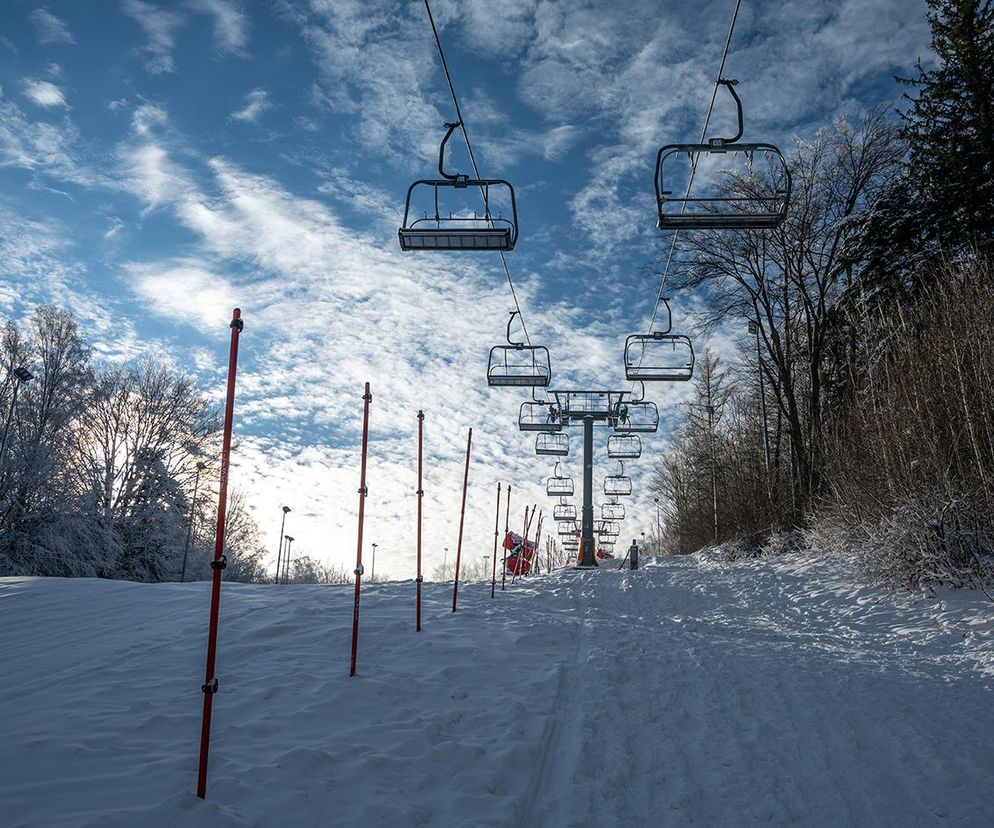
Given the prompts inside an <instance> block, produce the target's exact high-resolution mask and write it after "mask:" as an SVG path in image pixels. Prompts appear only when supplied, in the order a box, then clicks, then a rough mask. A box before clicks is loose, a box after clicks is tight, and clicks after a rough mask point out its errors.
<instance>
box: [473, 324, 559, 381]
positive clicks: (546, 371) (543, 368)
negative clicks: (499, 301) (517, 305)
mask: <svg viewBox="0 0 994 828" xmlns="http://www.w3.org/2000/svg"><path fill="white" fill-rule="evenodd" d="M517 315H518V311H517V310H513V311H511V318H510V319H508V320H507V345H495V346H494V347H493V348H491V349H490V361H489V363H488V365H487V385H491V386H515V387H518V388H527V387H532V388H545V387H546V386H548V384H549V382H550V381H551V379H552V362H551V360H550V359H549V349H548V348H546V347H544V346H542V345H526V344H525V343H524V342H516V341H515V340H513V339H511V323H512V322H514V317H515V316H517Z"/></svg>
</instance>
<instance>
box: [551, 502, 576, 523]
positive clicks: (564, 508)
mask: <svg viewBox="0 0 994 828" xmlns="http://www.w3.org/2000/svg"><path fill="white" fill-rule="evenodd" d="M552 519H553V520H555V521H560V520H576V506H575V505H574V504H572V503H557V504H556V505H555V506H554V507H553V508H552Z"/></svg>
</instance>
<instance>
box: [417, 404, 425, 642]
mask: <svg viewBox="0 0 994 828" xmlns="http://www.w3.org/2000/svg"><path fill="white" fill-rule="evenodd" d="M424 422H425V413H424V412H423V411H419V412H418V577H417V613H416V616H417V621H416V627H415V628H416V630H417V632H421V583H422V581H424V578H423V577H422V576H421V499H422V498H423V497H424V494H425V493H424V489H423V488H422V486H421V469H422V457H423V448H424Z"/></svg>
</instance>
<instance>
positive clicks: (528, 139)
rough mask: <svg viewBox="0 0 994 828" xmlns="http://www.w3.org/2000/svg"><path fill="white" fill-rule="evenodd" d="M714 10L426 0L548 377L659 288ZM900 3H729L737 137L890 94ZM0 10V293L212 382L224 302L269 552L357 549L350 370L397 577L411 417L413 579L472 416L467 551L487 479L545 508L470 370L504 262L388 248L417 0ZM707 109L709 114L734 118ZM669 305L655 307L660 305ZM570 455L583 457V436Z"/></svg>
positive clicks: (494, 317)
mask: <svg viewBox="0 0 994 828" xmlns="http://www.w3.org/2000/svg"><path fill="white" fill-rule="evenodd" d="M733 5H734V0H651V2H650V1H649V0H645V1H643V0H625V2H623V3H618V2H613V1H612V0H570V2H566V1H565V0H561V1H559V2H554V1H551V0H435V3H434V4H433V10H434V13H435V16H436V20H437V22H438V23H439V26H440V30H441V36H442V39H443V43H444V45H445V46H446V50H447V53H448V54H447V56H448V59H449V63H450V66H451V69H452V74H453V79H454V82H455V84H456V88H457V92H458V93H459V94H460V97H461V99H462V105H463V114H464V117H465V119H466V123H467V128H468V130H469V134H470V137H471V138H472V140H473V144H474V149H475V152H476V155H477V160H478V161H479V164H480V167H481V172H482V173H483V174H484V175H486V176H492V177H503V178H508V179H510V180H511V181H512V182H513V183H514V185H515V188H516V192H517V197H518V209H519V216H520V224H521V235H520V240H519V244H518V247H517V248H516V249H515V251H514V252H513V253H511V254H510V255H509V256H508V264H509V266H510V270H511V273H512V275H513V277H514V280H515V284H516V287H517V290H518V296H519V299H520V301H521V305H522V308H523V312H524V317H525V321H526V324H527V326H528V330H529V333H530V334H531V337H532V340H533V341H534V342H535V343H542V344H545V345H547V346H548V347H549V348H550V350H551V352H552V360H553V385H554V386H556V387H569V386H575V385H580V386H584V387H598V388H601V387H603V388H607V387H611V388H617V387H623V385H624V383H623V380H624V376H623V367H622V363H621V357H622V347H623V342H624V336H625V335H626V334H627V333H631V332H635V331H639V330H643V329H644V328H645V326H646V324H647V320H648V315H649V313H650V312H651V309H652V303H653V300H654V298H655V292H656V289H657V283H656V279H655V277H653V276H650V275H647V274H646V273H645V272H644V267H645V265H646V264H647V263H651V262H652V261H654V260H656V259H658V258H659V257H660V255H661V252H662V250H663V248H664V245H665V244H666V243H668V239H666V238H664V237H663V236H662V234H660V233H659V231H657V230H656V229H655V227H654V214H653V204H652V168H653V164H654V156H655V151H656V149H657V148H658V147H659V146H660V145H661V144H664V143H670V142H680V141H689V140H697V135H698V133H699V132H700V129H701V124H702V121H703V117H704V114H705V112H706V109H707V105H708V101H709V100H710V94H711V88H712V83H713V80H714V74H715V72H716V70H717V65H718V60H719V58H720V54H721V49H722V46H723V43H724V39H725V36H726V33H727V27H728V22H729V17H730V14H731V10H732V6H733ZM924 6H925V4H924V2H923V0H837V2H830V0H794V1H793V2H790V3H782V2H780V0H743V3H742V8H741V12H740V14H739V19H738V23H737V27H736V31H735V37H734V40H733V42H732V47H731V51H730V55H729V60H728V64H727V67H726V72H725V74H726V76H728V77H735V78H738V79H739V80H740V84H739V87H738V91H739V93H740V95H741V96H742V98H743V100H744V102H745V107H746V130H745V138H746V140H771V141H774V142H777V143H780V144H781V145H789V144H790V143H791V142H792V141H793V140H795V139H797V138H800V139H804V138H806V137H810V136H811V135H813V134H814V133H815V132H816V131H817V130H818V129H819V128H821V127H822V126H824V125H826V124H827V123H829V122H830V121H831V119H832V118H833V117H834V116H835V115H837V114H839V113H849V114H853V115H858V114H859V113H860V112H862V111H863V110H865V109H866V108H868V107H870V106H875V105H878V104H881V103H884V104H888V103H896V102H897V101H898V99H899V97H900V94H901V91H902V90H901V89H900V87H898V86H897V84H896V83H895V82H894V80H893V75H894V74H908V73H909V72H911V71H912V69H913V66H914V62H915V60H916V59H918V58H919V57H921V58H923V59H924V60H926V62H927V61H928V60H929V54H928V39H929V38H928V28H927V24H926V21H925V14H924ZM2 17H3V21H2V25H0V268H2V271H0V272H2V277H0V315H3V316H7V317H13V318H19V317H21V316H22V315H23V314H25V313H26V312H27V310H28V309H29V308H30V307H31V306H32V305H33V304H36V303H39V302H58V303H61V304H64V305H67V306H71V307H72V308H73V309H74V310H75V312H76V314H77V316H78V318H79V319H80V322H81V326H82V328H83V330H84V332H85V334H86V336H87V337H88V338H89V339H90V341H91V342H92V343H93V345H94V346H95V350H96V353H97V355H98V357H99V358H100V359H103V360H108V361H116V360H124V359H129V358H133V357H135V356H137V355H139V354H141V353H142V352H144V351H147V350H154V351H156V352H159V353H165V354H167V355H169V357H170V358H171V359H173V360H174V361H175V363H176V364H177V365H178V366H181V367H182V368H183V369H185V370H187V371H189V372H191V373H194V374H196V375H197V377H198V378H199V380H200V382H201V383H202V385H203V387H204V388H205V390H208V391H209V393H210V394H211V395H212V396H214V397H215V398H217V399H218V400H220V399H221V395H222V393H223V383H224V374H225V361H226V358H227V339H228V329H227V323H228V320H229V319H230V314H231V308H232V307H233V306H234V305H238V306H240V307H241V308H242V311H243V315H244V318H245V332H244V335H243V337H242V346H241V347H242V351H241V356H240V365H239V367H240V375H239V389H238V401H237V408H236V431H237V436H238V438H239V439H240V444H239V449H238V453H237V457H236V458H235V464H234V466H233V471H232V485H234V486H236V487H238V488H240V489H242V490H244V491H245V492H246V494H247V495H248V497H249V501H250V503H251V504H252V507H253V509H254V511H255V514H256V517H257V518H258V520H259V521H260V524H261V525H262V527H263V529H264V531H265V532H266V537H267V538H268V539H269V540H270V541H271V542H270V545H271V546H273V548H274V553H275V546H276V534H277V530H278V523H279V517H280V514H281V512H280V506H281V505H282V504H288V505H290V506H291V507H292V508H293V510H294V511H293V513H292V514H291V516H290V521H289V522H288V527H287V528H288V531H289V532H290V533H291V534H293V535H294V536H295V537H296V538H297V544H296V547H295V552H298V553H308V554H310V555H312V556H314V557H317V558H321V559H323V560H326V561H330V562H335V563H348V562H349V561H352V560H354V557H355V537H356V535H355V515H356V510H357V494H356V488H357V486H358V463H357V461H358V442H359V431H360V428H361V400H360V395H361V390H362V388H361V386H362V383H363V381H365V380H369V381H370V382H371V384H372V390H373V406H372V412H371V444H370V466H369V488H370V496H369V498H368V501H367V509H366V514H367V528H366V538H367V542H368V543H372V542H377V543H378V544H379V550H378V553H377V570H378V571H383V572H388V573H390V574H391V575H393V576H394V577H411V575H412V573H413V560H414V516H415V507H416V502H415V497H414V489H415V488H416V484H415V471H416V466H415V458H416V424H417V420H416V415H417V411H418V409H419V408H421V409H424V411H425V415H426V421H425V432H426V440H427V452H428V455H427V461H426V469H427V472H426V497H425V515H426V523H425V533H426V534H425V544H426V555H427V564H426V570H427V571H430V569H431V567H432V566H434V565H436V564H437V563H439V562H440V561H441V558H442V555H443V548H444V547H446V546H448V547H450V548H451V549H452V550H453V551H454V549H455V542H456V534H457V528H458V518H459V490H460V486H461V482H462V460H463V455H464V452H465V444H466V430H467V429H468V428H469V427H471V426H472V427H473V428H474V446H473V462H472V466H471V471H470V496H469V503H468V507H467V529H466V540H465V554H467V555H469V556H472V557H476V558H478V557H479V556H481V555H483V554H487V553H489V550H490V548H491V545H492V540H493V507H494V496H495V491H494V489H495V486H496V483H497V481H498V480H500V481H504V482H505V483H506V482H510V483H511V484H512V485H513V487H514V488H513V495H512V498H513V499H512V504H511V507H512V508H511V512H512V516H513V517H514V523H515V524H519V523H520V522H521V519H522V517H523V510H524V506H525V504H526V503H527V504H532V503H540V504H541V505H542V506H543V507H546V508H547V510H548V509H550V508H551V502H550V500H549V498H546V497H545V495H544V485H543V484H544V479H545V477H546V476H548V474H549V473H550V472H551V466H552V464H551V463H549V462H546V460H545V459H543V458H536V457H535V456H534V451H533V449H534V436H533V435H532V436H529V435H527V434H522V433H520V432H518V430H517V429H516V416H517V406H518V403H519V402H520V400H521V398H522V395H521V394H520V393H516V392H514V391H513V390H507V389H493V390H491V389H488V388H487V386H486V382H485V372H486V359H487V352H488V349H489V347H490V346H491V345H493V344H496V343H498V342H500V341H501V340H502V339H503V335H504V327H505V322H506V319H507V312H508V310H509V309H510V308H511V307H513V305H512V304H511V300H510V296H509V292H508V288H507V285H506V282H505V280H504V275H503V272H502V271H501V269H500V262H499V259H497V257H496V255H495V254H444V253H427V254H402V253H401V252H400V250H399V249H398V244H397V235H396V234H397V226H398V223H399V219H400V215H401V214H402V212H403V197H404V193H405V191H406V188H407V185H408V184H409V183H410V181H411V180H413V179H415V178H421V177H425V176H431V175H432V174H433V171H434V166H435V158H436V154H437V147H438V141H439V139H440V138H441V135H442V124H443V122H444V121H447V120H451V119H453V112H452V108H451V104H450V103H449V99H448V96H447V90H446V87H445V84H444V78H443V76H442V74H441V70H440V66H439V62H438V60H437V56H436V53H435V50H434V43H433V41H432V37H431V31H430V29H429V27H428V23H427V18H426V16H425V12H424V6H423V3H422V2H420V0H419V1H418V2H414V1H413V0H412V1H411V2H407V1H406V0H272V1H271V2H263V0H255V2H248V0H245V2H238V0H173V2H166V1H165V0H91V2H87V3H79V2H68V1H67V2H49V3H47V4H46V5H44V6H39V5H36V4H35V3H32V2H24V0H5V2H4V3H3V12H2ZM723 103H724V100H723V99H722V98H719V104H718V107H717V109H716V113H715V116H714V119H713V122H712V123H713V127H714V130H713V131H714V133H716V134H723V133H724V132H726V130H727V129H728V128H729V127H730V126H732V125H733V120H734V110H733V109H732V108H731V107H730V106H722V104H723ZM732 131H733V132H734V129H733V130H732ZM453 143H454V144H455V145H456V151H455V152H454V153H453V155H452V163H451V166H453V167H455V168H462V169H464V170H465V169H467V163H466V158H465V154H464V153H463V152H462V151H461V148H460V147H458V144H457V142H453ZM695 301H697V299H696V298H695V297H690V296H682V297H681V296H677V297H674V312H675V325H676V327H678V328H681V327H682V328H687V327H688V326H689V325H690V324H691V321H692V313H693V307H694V303H695ZM743 335H744V332H743V331H736V330H726V331H722V332H719V335H718V341H717V342H716V343H715V345H716V346H717V347H721V348H728V347H731V346H733V345H734V344H735V342H736V340H737V339H738V338H739V337H741V336H743ZM685 392H686V387H671V388H663V387H656V388H652V389H650V397H651V398H653V399H655V400H656V401H657V402H658V403H659V405H660V410H661V414H662V420H663V422H662V426H661V429H660V432H659V434H657V435H651V436H649V437H647V438H646V439H645V440H644V443H645V445H646V448H647V452H646V456H645V457H644V458H643V460H642V461H640V463H638V464H636V463H633V464H630V471H631V472H632V473H633V476H634V477H635V479H636V486H635V496H634V497H633V498H632V500H631V504H630V508H629V519H628V521H626V524H625V526H624V528H623V530H622V537H623V539H624V537H625V536H634V535H635V534H637V533H638V531H640V530H641V529H645V528H647V524H648V522H649V521H650V520H654V505H653V503H652V502H651V497H650V496H649V495H648V494H647V493H646V486H645V483H646V482H647V480H646V475H647V473H648V469H649V468H650V466H651V462H652V461H651V458H650V457H649V455H651V454H653V453H655V452H658V450H659V449H661V448H662V447H663V446H664V444H665V440H666V432H667V430H668V427H669V424H668V422H667V419H668V417H669V418H670V420H671V421H672V414H671V413H670V414H669V415H668V412H672V410H673V406H674V404H675V403H676V402H677V401H678V400H679V399H680V397H681V395H682V394H683V393H685ZM606 437H607V434H606V433H604V434H602V435H599V436H598V438H597V444H598V447H599V449H598V456H597V458H596V461H597V463H598V464H599V469H598V472H597V474H596V477H595V481H596V482H595V492H596V491H597V490H598V489H599V488H600V480H601V477H602V475H603V473H604V470H605V469H606V467H607V465H608V464H607V461H606V457H605V456H604V453H603V445H604V442H605V440H606ZM576 442H577V441H576V440H575V438H574V444H576ZM565 467H566V470H567V471H568V472H572V473H573V474H574V475H576V476H577V478H578V475H579V472H580V461H579V454H578V452H574V454H573V455H571V456H570V457H569V458H568V459H567V461H566V463H565ZM578 483H579V478H578ZM578 488H579V486H578ZM640 495H641V497H640ZM367 555H368V552H367ZM274 557H275V554H274Z"/></svg>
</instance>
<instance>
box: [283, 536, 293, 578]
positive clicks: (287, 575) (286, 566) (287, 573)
mask: <svg viewBox="0 0 994 828" xmlns="http://www.w3.org/2000/svg"><path fill="white" fill-rule="evenodd" d="M283 537H285V538H286V562H285V563H284V564H283V573H284V574H283V583H284V584H288V583H290V544H291V543H293V538H291V537H290V536H289V535H284V536H283Z"/></svg>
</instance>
